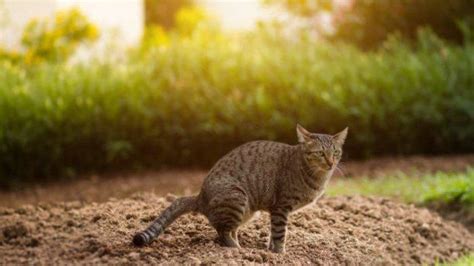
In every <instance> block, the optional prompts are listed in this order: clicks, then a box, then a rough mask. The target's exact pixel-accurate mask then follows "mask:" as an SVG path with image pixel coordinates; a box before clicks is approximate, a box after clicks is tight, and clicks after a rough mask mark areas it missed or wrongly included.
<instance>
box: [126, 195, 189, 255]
mask: <svg viewBox="0 0 474 266" xmlns="http://www.w3.org/2000/svg"><path fill="white" fill-rule="evenodd" d="M192 211H198V196H190V197H181V198H178V199H176V200H175V201H173V203H171V205H170V206H169V207H168V208H166V209H165V210H164V211H163V212H162V213H161V214H160V216H158V218H156V220H155V221H153V223H152V224H151V225H150V226H148V228H147V229H146V230H145V231H142V232H138V233H136V234H135V236H134V237H133V244H134V245H135V246H138V247H141V246H144V245H146V244H149V243H150V242H151V241H152V240H153V239H154V238H156V237H158V236H159V235H160V234H161V233H163V231H165V229H166V227H168V225H170V224H171V223H172V222H173V221H174V220H176V219H177V218H178V217H179V216H181V215H183V214H186V213H188V212H192Z"/></svg>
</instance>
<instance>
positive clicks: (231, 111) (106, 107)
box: [0, 29, 474, 184]
mask: <svg viewBox="0 0 474 266" xmlns="http://www.w3.org/2000/svg"><path fill="white" fill-rule="evenodd" d="M275 31H276V32H275ZM278 36H280V33H279V32H277V30H276V29H261V30H260V32H258V33H251V34H248V35H243V36H242V35H224V34H220V33H219V32H218V31H211V32H209V31H208V30H207V29H206V30H204V29H201V30H197V31H195V32H194V33H193V34H191V35H190V36H189V37H187V38H179V37H176V36H173V35H170V36H169V37H170V39H169V40H168V41H169V44H168V45H166V46H160V47H157V48H156V49H150V50H149V52H147V53H144V54H141V55H138V56H137V55H134V56H132V57H130V58H129V60H128V61H126V62H107V61H105V62H103V61H93V62H89V63H88V64H84V65H69V66H63V65H61V64H55V63H44V64H39V65H36V66H33V67H32V68H28V69H23V68H21V67H18V66H16V65H14V64H12V63H9V62H8V61H3V62H1V63H0V80H2V82H1V83H0V166H1V168H0V175H1V177H0V180H1V182H2V183H3V184H7V183H12V182H14V181H19V180H28V179H30V180H31V179H35V178H42V177H57V176H59V175H62V176H65V175H71V176H74V175H75V173H77V172H78V171H79V172H84V171H89V170H104V169H119V168H121V167H122V168H123V167H125V168H128V169H130V168H134V167H150V166H151V167H156V166H161V165H170V166H183V165H186V166H209V165H210V164H211V163H212V162H214V161H215V160H216V159H218V158H219V157H220V156H222V155H224V154H225V153H226V152H227V151H229V150H230V149H232V148H233V147H235V146H237V145H239V144H241V143H243V142H245V141H250V140H255V139H270V140H278V141H283V142H287V143H295V139H296V137H295V124H296V123H297V122H299V123H301V124H302V125H304V126H305V127H307V128H309V129H311V130H314V131H317V132H329V133H334V132H337V131H338V130H341V129H342V128H344V127H345V126H349V128H350V134H349V138H348V141H347V145H346V153H345V154H346V156H348V157H349V158H351V159H354V158H360V157H366V156H373V155H379V154H412V153H449V152H457V153H459V152H472V151H474V124H473V123H472V121H473V119H474V89H473V87H474V76H473V75H472V73H474V46H473V45H472V44H471V43H467V44H465V45H464V46H451V45H449V44H446V43H444V42H443V41H442V40H440V39H438V38H437V37H436V36H435V35H433V34H432V33H430V32H429V31H425V32H421V33H420V37H419V41H418V44H417V47H416V48H415V49H413V48H410V46H408V45H406V44H405V43H404V42H402V41H400V40H397V39H392V40H390V41H389V42H387V43H386V44H385V45H384V48H383V49H381V50H378V51H373V52H370V53H364V52H361V51H360V50H358V49H357V48H355V47H353V46H350V45H344V44H338V45H334V44H328V43H325V42H317V43H315V42H313V41H311V39H310V38H302V39H301V40H299V39H298V40H287V39H283V38H280V37H278Z"/></svg>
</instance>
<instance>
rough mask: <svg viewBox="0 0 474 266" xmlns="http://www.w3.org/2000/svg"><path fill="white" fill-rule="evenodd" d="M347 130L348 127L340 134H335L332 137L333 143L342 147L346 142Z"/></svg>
mask: <svg viewBox="0 0 474 266" xmlns="http://www.w3.org/2000/svg"><path fill="white" fill-rule="evenodd" d="M348 130H349V128H348V127H346V128H344V129H343V130H342V131H341V132H339V133H337V134H336V135H334V136H332V137H333V139H334V141H335V142H336V143H337V144H338V145H340V146H342V145H343V144H344V142H345V141H346V137H347V131H348Z"/></svg>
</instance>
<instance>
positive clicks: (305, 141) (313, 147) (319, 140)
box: [296, 125, 348, 171]
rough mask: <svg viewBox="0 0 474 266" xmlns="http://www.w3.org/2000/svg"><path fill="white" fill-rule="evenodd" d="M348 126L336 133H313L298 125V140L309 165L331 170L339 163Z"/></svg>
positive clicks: (321, 169) (322, 169)
mask: <svg viewBox="0 0 474 266" xmlns="http://www.w3.org/2000/svg"><path fill="white" fill-rule="evenodd" d="M347 130H348V128H347V127H346V128H345V129H343V130H342V131H341V132H339V133H337V134H335V135H326V134H316V133H311V132H309V131H308V130H306V129H304V128H303V127H302V126H300V125H296V134H297V136H298V142H299V143H300V144H301V145H302V147H303V153H304V154H303V156H304V158H305V159H306V161H307V162H308V163H309V165H310V166H311V167H313V168H316V169H318V170H320V171H330V170H331V169H333V168H335V167H336V166H337V164H338V163H339V160H340V159H341V156H342V146H343V145H344V141H345V140H346V137H347Z"/></svg>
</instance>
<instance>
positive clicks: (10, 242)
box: [0, 193, 474, 265]
mask: <svg viewBox="0 0 474 266" xmlns="http://www.w3.org/2000/svg"><path fill="white" fill-rule="evenodd" d="M174 198H175V196H173V195H169V196H168V197H166V198H162V197H158V196H156V195H155V194H151V193H147V194H136V195H134V196H132V197H129V198H125V199H121V200H117V199H111V200H109V201H108V202H104V203H80V202H69V203H56V204H39V205H35V206H32V205H26V206H23V207H21V208H17V209H11V208H3V209H1V210H0V264H14V265H16V264H72V263H80V264H96V263H107V264H156V263H163V264H182V263H186V264H202V263H204V264H213V263H216V264H230V263H232V264H250V263H269V264H319V265H327V264H331V265H339V264H344V265H368V264H384V265H385V264H403V265H413V264H424V263H429V264H431V263H434V262H436V261H441V262H444V261H446V262H448V261H453V260H455V259H456V258H458V257H459V256H462V255H463V254H466V253H468V252H472V251H473V250H474V235H472V234H470V233H469V232H468V231H467V230H466V229H465V228H464V227H463V226H461V225H460V224H457V223H455V222H451V221H446V220H443V218H441V217H440V216H438V215H437V214H436V213H433V212H430V211H429V210H427V209H421V208H417V207H415V206H413V205H405V204H400V203H396V202H393V201H391V200H388V199H383V198H366V197H332V198H324V197H323V198H322V199H321V200H320V201H319V202H318V203H317V204H315V205H313V206H310V207H307V208H305V209H303V210H302V211H300V212H298V213H295V214H292V215H291V216H290V223H289V234H288V237H287V246H286V250H287V252H286V253H285V254H274V253H271V252H269V251H267V250H266V243H267V241H268V237H269V233H268V232H269V222H268V215H267V214H266V213H261V214H260V215H259V217H257V218H255V219H254V220H253V221H251V222H249V223H247V224H246V225H245V226H243V227H242V229H241V230H240V231H239V238H240V243H241V245H242V248H241V249H234V248H224V247H221V246H220V245H219V243H218V241H217V240H216V233H215V231H214V230H213V229H212V228H211V227H210V226H209V225H208V222H207V220H206V219H205V217H204V216H202V215H199V214H187V215H185V216H182V217H181V218H179V219H178V220H177V221H176V222H175V223H174V224H172V225H171V226H170V227H169V228H168V229H167V230H166V231H165V232H164V234H163V235H161V236H160V237H159V239H158V240H156V241H154V242H153V243H152V244H150V245H149V246H146V247H143V248H136V247H133V246H131V245H130V241H131V237H132V235H133V234H134V232H136V230H139V229H143V228H144V227H146V226H147V225H148V224H149V223H150V221H152V220H153V219H154V218H155V217H156V215H157V214H158V213H159V212H160V211H162V210H163V208H165V207H166V206H167V205H169V202H170V201H171V200H173V199H174Z"/></svg>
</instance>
